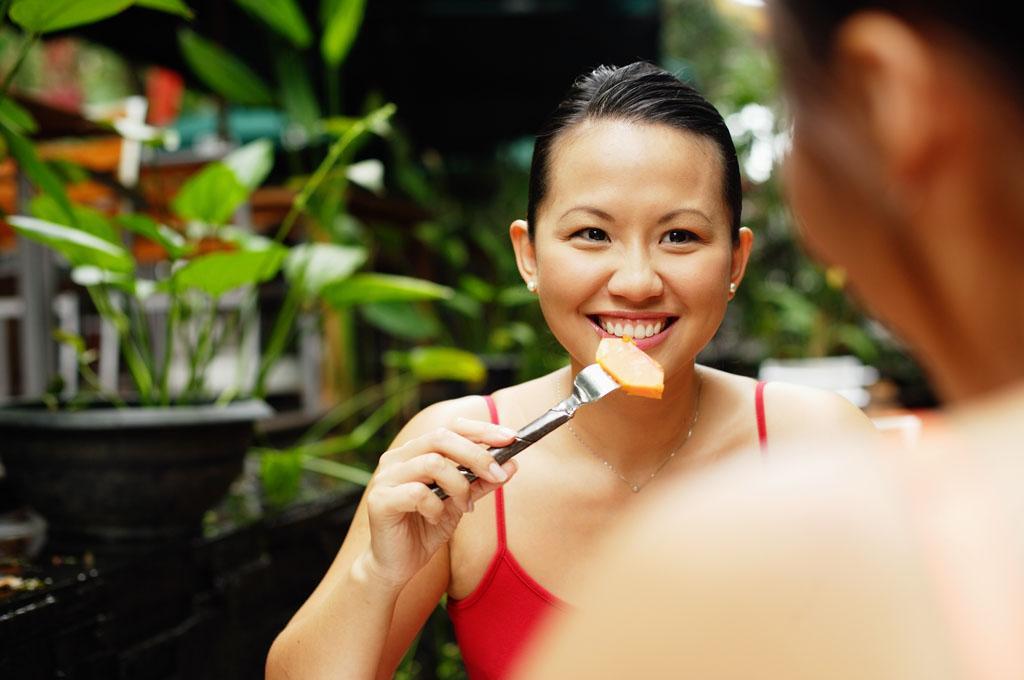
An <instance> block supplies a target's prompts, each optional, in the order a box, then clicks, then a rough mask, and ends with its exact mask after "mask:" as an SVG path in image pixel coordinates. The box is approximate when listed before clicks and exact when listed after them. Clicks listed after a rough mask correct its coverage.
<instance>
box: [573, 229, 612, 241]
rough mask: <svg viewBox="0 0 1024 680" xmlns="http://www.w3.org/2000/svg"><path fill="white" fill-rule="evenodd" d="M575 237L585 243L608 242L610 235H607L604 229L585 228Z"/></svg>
mask: <svg viewBox="0 0 1024 680" xmlns="http://www.w3.org/2000/svg"><path fill="white" fill-rule="evenodd" d="M573 236H578V237H580V238H582V239H583V240H584V241H595V242H596V241H607V240H608V234H607V233H605V230H604V229H598V228H597V227H584V228H583V229H580V230H579V231H577V232H576V233H575V234H573Z"/></svg>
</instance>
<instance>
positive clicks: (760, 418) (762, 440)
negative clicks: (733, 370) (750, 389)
mask: <svg viewBox="0 0 1024 680" xmlns="http://www.w3.org/2000/svg"><path fill="white" fill-rule="evenodd" d="M765 384H766V383H765V382H764V381H763V380H758V381H757V387H756V388H754V410H755V411H756V412H757V441H758V443H759V444H760V445H761V453H762V454H767V453H768V423H767V421H766V420H765V417H764V386H765Z"/></svg>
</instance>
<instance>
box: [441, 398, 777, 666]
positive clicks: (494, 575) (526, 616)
mask: <svg viewBox="0 0 1024 680" xmlns="http://www.w3.org/2000/svg"><path fill="white" fill-rule="evenodd" d="M764 385H765V384H764V383H763V382H758V383H757V387H756V389H755V391H754V405H755V412H756V417H757V438H758V441H759V442H760V445H761V452H762V453H764V452H765V450H766V446H767V444H768V430H767V426H766V424H765V415H764ZM484 399H486V400H487V408H488V410H489V411H490V414H491V422H492V423H494V424H496V425H497V424H498V422H499V421H498V409H497V408H496V407H495V405H494V400H493V399H492V398H491V397H490V396H489V395H488V396H486V397H484ZM503 491H504V490H503V489H501V488H499V489H496V490H495V492H494V516H495V519H496V524H497V529H498V548H497V550H496V551H495V554H494V558H493V559H492V560H491V563H490V565H488V567H487V571H485V572H484V577H483V579H481V581H480V584H479V585H478V586H477V587H476V589H475V590H474V591H473V592H472V593H470V594H469V595H467V596H466V597H465V598H463V599H461V600H451V599H449V600H448V616H449V617H450V618H451V620H452V625H453V626H454V628H455V638H456V640H457V641H458V643H459V649H460V650H461V652H462V661H463V663H464V664H465V665H466V673H467V674H468V675H469V677H470V678H471V680H492V679H497V678H504V677H506V676H507V675H508V673H509V672H510V671H511V670H512V669H513V666H514V664H515V662H516V661H517V660H518V659H519V655H520V653H521V652H522V650H523V647H524V646H525V645H526V643H527V642H528V641H529V639H530V636H531V635H532V634H533V631H534V630H535V629H536V628H537V626H538V625H540V623H541V621H542V620H543V619H544V618H545V617H546V616H547V615H549V614H550V613H551V612H552V611H554V610H557V609H563V610H568V609H570V607H569V605H568V604H567V603H565V602H563V601H562V600H560V599H559V598H557V597H555V596H554V595H552V594H551V593H550V592H548V590H547V589H546V588H545V587H544V586H542V585H541V584H539V583H537V582H536V581H534V580H533V578H532V577H531V576H530V575H529V574H528V573H526V570H525V569H523V568H522V567H521V566H520V565H519V562H517V561H516V558H515V557H513V556H512V552H511V551H510V550H509V549H508V542H507V539H506V536H505V496H504V493H503Z"/></svg>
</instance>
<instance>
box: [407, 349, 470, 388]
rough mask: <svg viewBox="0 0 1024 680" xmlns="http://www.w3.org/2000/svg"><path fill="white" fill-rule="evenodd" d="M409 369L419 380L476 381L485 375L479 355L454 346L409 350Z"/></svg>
mask: <svg viewBox="0 0 1024 680" xmlns="http://www.w3.org/2000/svg"><path fill="white" fill-rule="evenodd" d="M409 369H410V370H411V371H412V374H413V375H414V376H416V378H417V379H419V380H464V381H466V382H473V383H478V382H482V381H483V379H484V378H486V377H487V367H486V366H484V362H482V361H481V360H480V357H478V356H477V355H475V354H473V353H471V352H466V351H464V350H461V349H455V348H454V347H417V348H416V349H414V350H412V351H411V352H409Z"/></svg>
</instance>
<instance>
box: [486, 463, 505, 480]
mask: <svg viewBox="0 0 1024 680" xmlns="http://www.w3.org/2000/svg"><path fill="white" fill-rule="evenodd" d="M488 469H489V470H490V471H491V476H492V477H494V479H496V480H498V481H499V482H506V481H508V473H507V472H505V471H504V470H502V469H501V466H500V465H498V463H497V462H495V463H491V466H490V467H489V468H488Z"/></svg>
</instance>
